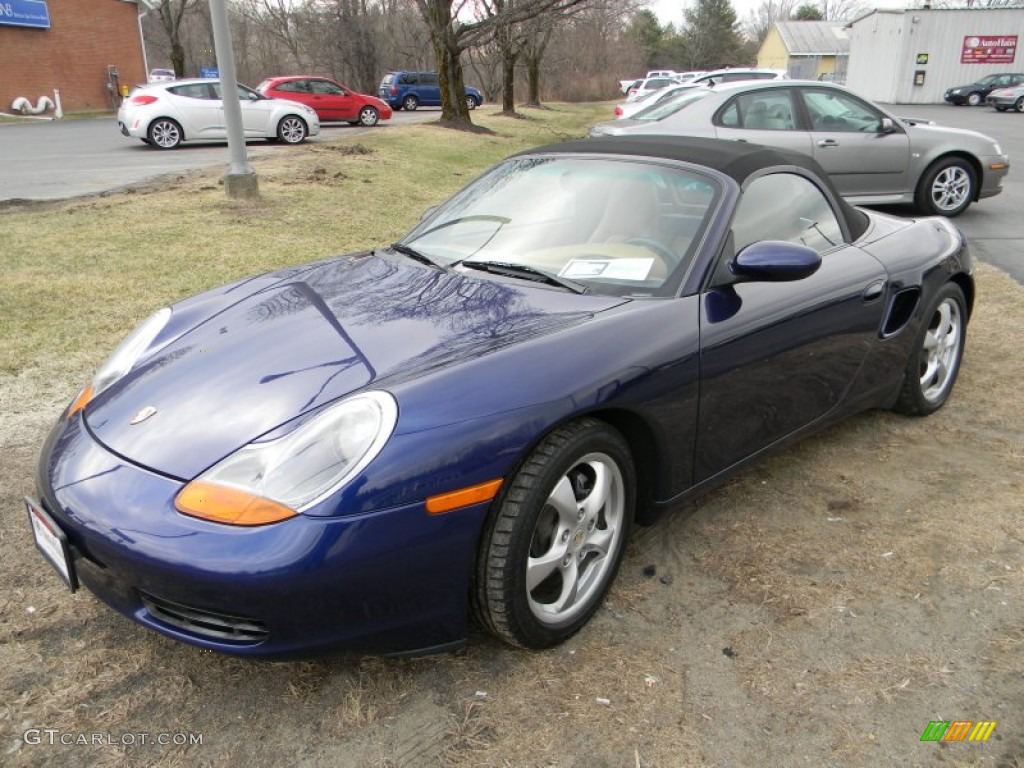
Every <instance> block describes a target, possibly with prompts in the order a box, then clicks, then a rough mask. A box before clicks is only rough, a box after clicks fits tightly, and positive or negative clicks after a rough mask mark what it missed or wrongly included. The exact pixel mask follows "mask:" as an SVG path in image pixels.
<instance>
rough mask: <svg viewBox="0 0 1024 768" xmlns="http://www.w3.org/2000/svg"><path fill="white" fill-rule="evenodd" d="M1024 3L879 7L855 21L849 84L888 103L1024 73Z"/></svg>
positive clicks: (926, 98)
mask: <svg viewBox="0 0 1024 768" xmlns="http://www.w3.org/2000/svg"><path fill="white" fill-rule="evenodd" d="M1021 42H1024V5H1021V6H1019V7H1016V8H933V9H930V8H908V9H907V10H904V11H899V10H875V11H872V12H871V13H869V14H867V15H866V16H862V17H861V18H859V19H857V20H856V21H854V22H853V23H852V24H851V29H850V60H849V65H848V69H847V73H846V85H847V86H849V87H850V88H852V89H853V90H854V91H856V92H857V93H859V94H861V95H862V96H866V97H867V98H869V99H871V100H872V101H879V102H882V103H886V104H937V103H942V100H943V99H942V96H943V94H944V93H945V92H946V89H947V88H950V87H951V86H955V85H966V84H968V83H972V82H975V81H976V80H978V79H979V78H981V77H984V76H985V75H991V74H996V73H999V72H1024V57H1022V56H1021V54H1020V52H1019V51H1018V44H1019V43H1021Z"/></svg>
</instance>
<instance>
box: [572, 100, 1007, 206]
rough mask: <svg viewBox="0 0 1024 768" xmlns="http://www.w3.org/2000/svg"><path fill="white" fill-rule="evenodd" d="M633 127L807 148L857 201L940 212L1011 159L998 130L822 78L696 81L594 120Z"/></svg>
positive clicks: (994, 183) (996, 180)
mask: <svg viewBox="0 0 1024 768" xmlns="http://www.w3.org/2000/svg"><path fill="white" fill-rule="evenodd" d="M625 134H654V135H677V136H678V135H682V136H707V137H713V138H720V139H731V140H735V141H748V142H752V143H758V144H766V145H768V146H773V147H781V148H783V149H790V150H794V151H797V152H803V153H804V154H807V155H811V156H812V157H814V159H815V160H817V161H818V162H819V163H820V164H821V165H822V167H823V168H824V169H825V170H826V171H827V172H828V174H829V175H830V176H831V177H832V180H833V181H834V182H835V184H836V186H837V187H838V188H839V191H840V193H842V195H843V196H844V197H846V198H847V199H848V200H849V201H850V202H852V203H856V204H859V205H881V204H893V203H897V204H898V203H910V204H914V205H916V206H917V207H918V208H919V209H921V210H922V211H924V212H925V213H928V214H931V215H940V216H956V215H958V214H960V213H963V211H964V210H966V209H967V207H968V206H969V205H970V204H971V203H972V202H975V201H977V200H980V199H982V198H985V197H992V196H993V195H998V194H999V193H1000V192H1002V182H1003V178H1004V177H1005V176H1006V173H1007V171H1008V170H1009V165H1010V162H1009V158H1008V157H1007V156H1006V155H1005V154H1004V153H1003V151H1002V149H1001V148H1000V146H999V144H998V143H997V142H996V140H995V139H993V138H991V137H990V136H986V135H984V134H982V133H977V132H975V131H965V130H959V129H955V128H943V127H941V126H938V125H934V124H931V123H928V122H926V121H914V120H906V119H900V118H898V117H895V116H894V115H892V114H890V113H888V112H886V111H885V110H883V109H881V108H880V107H878V106H876V105H874V104H872V103H871V102H869V101H867V100H866V99H862V98H861V97H859V96H857V95H856V94H855V93H853V92H852V91H850V90H848V89H846V88H843V87H842V86H838V85H832V84H829V83H821V82H818V81H794V80H778V81H770V82H763V81H762V82H740V83H723V84H721V85H718V86H716V87H715V88H714V89H703V88H699V89H693V90H691V91H687V92H684V93H682V94H680V95H679V96H677V97H675V98H673V99H670V100H668V101H666V102H662V103H660V104H656V105H654V106H652V107H649V108H647V109H645V110H642V111H641V112H638V113H637V114H635V115H633V117H632V118H630V119H628V120H616V121H615V122H610V123H601V124H599V125H595V126H594V127H593V128H591V130H590V135H591V136H613V135H615V136H617V135H625Z"/></svg>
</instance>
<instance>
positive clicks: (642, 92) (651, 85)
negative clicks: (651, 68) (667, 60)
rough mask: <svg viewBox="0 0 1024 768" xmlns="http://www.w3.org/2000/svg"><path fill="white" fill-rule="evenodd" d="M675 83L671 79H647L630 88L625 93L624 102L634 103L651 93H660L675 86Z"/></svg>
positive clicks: (673, 79)
mask: <svg viewBox="0 0 1024 768" xmlns="http://www.w3.org/2000/svg"><path fill="white" fill-rule="evenodd" d="M676 84H677V81H676V80H675V78H672V77H647V78H644V79H643V80H641V81H640V82H639V83H638V84H636V85H634V86H631V87H630V89H629V90H628V91H627V92H626V101H636V100H637V99H639V98H641V97H643V96H646V95H647V94H648V93H651V92H653V91H660V90H661V89H662V88H668V87H669V86H670V85H676Z"/></svg>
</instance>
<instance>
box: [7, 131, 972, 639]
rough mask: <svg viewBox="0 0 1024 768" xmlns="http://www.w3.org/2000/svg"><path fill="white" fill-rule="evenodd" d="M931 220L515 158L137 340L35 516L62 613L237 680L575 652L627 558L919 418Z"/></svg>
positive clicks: (732, 168)
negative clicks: (729, 485)
mask: <svg viewBox="0 0 1024 768" xmlns="http://www.w3.org/2000/svg"><path fill="white" fill-rule="evenodd" d="M971 273H972V266H971V260H970V257H969V255H968V251H967V247H966V244H965V241H964V238H963V237H962V236H961V234H960V232H959V231H958V230H957V229H956V228H955V227H954V226H953V225H952V224H951V223H950V222H949V221H947V220H945V219H938V218H935V219H920V220H916V221H915V220H903V219H896V218H891V217H889V216H884V215H880V214H875V213H866V212H863V211H860V210H858V209H854V208H852V207H850V206H849V205H848V204H846V203H844V202H843V200H842V199H841V198H840V197H839V196H838V195H837V194H836V192H835V189H834V188H833V187H832V185H831V184H830V183H829V181H828V180H827V179H826V178H825V177H824V176H823V174H822V172H821V170H820V168H818V166H817V165H815V163H814V161H813V160H810V159H809V158H806V157H803V156H800V155H796V154H789V153H785V152H782V151H777V150H772V149H766V148H764V147H758V146H756V145H752V144H743V143H732V142H718V141H714V140H689V139H667V138H659V137H622V138H609V139H593V140H586V141H579V142H569V143H564V144H559V145H555V146H549V147H544V148H541V149H537V150H533V151H530V152H525V153H522V154H519V155H516V156H513V157H511V158H509V159H508V160H506V161H504V162H503V163H501V164H499V165H498V166H496V167H495V168H493V169H491V170H490V171H488V172H487V173H485V174H484V175H483V176H481V177H480V178H479V179H477V180H476V181H474V182H473V183H472V184H470V185H469V186H468V187H467V188H466V189H464V190H463V191H462V192H460V193H458V194H456V195H455V196H454V197H453V198H451V200H449V201H448V202H447V203H445V204H444V205H442V206H440V207H439V208H437V209H436V210H434V211H432V212H431V213H430V214H429V215H428V216H426V217H424V218H423V220H422V221H421V222H420V223H419V224H418V225H417V226H416V228H415V229H414V230H413V231H412V232H411V233H410V234H409V235H407V236H406V237H405V238H404V239H402V240H401V241H399V242H398V243H395V244H394V245H393V246H391V247H389V248H386V249H382V250H376V251H369V252H365V253H358V254H355V255H349V256H344V257H340V258H335V259H330V260H327V261H321V262H317V263H314V264H309V265H305V266H300V267H294V268H291V269H285V270H281V271H279V272H274V273H271V274H266V275H262V276H259V277H254V278H252V279H248V280H243V281H241V282H238V283H235V284H233V285H228V286H225V287H223V288H219V289H216V290H212V291H209V292H207V293H204V294H201V295H199V296H196V297H194V298H191V299H188V300H186V301H183V302H181V303H179V304H176V305H174V306H172V307H170V308H165V309H162V310H160V311H159V312H157V313H156V314H155V315H153V316H152V317H151V318H149V319H148V320H146V321H145V322H143V323H142V324H141V325H140V326H139V327H138V328H137V329H136V330H135V331H134V332H133V333H132V334H131V335H130V336H129V337H128V338H127V339H125V341H124V342H123V343H122V344H121V346H120V347H118V349H117V350H116V351H115V352H114V353H113V354H112V356H111V357H110V358H109V360H108V361H107V362H106V363H105V364H104V365H103V366H102V367H101V368H100V370H99V371H98V372H97V373H96V376H95V378H94V379H93V380H92V382H91V383H90V384H89V385H88V386H87V387H85V389H84V390H83V391H82V392H81V393H80V394H79V395H78V396H77V397H76V398H75V400H74V401H73V402H72V403H71V404H70V405H69V406H68V408H67V410H66V411H65V412H64V413H63V414H62V415H61V417H60V419H59V421H58V422H57V424H56V426H55V427H54V428H53V430H52V432H51V433H50V435H49V437H48V439H47V441H46V444H45V446H44V448H43V451H42V456H41V459H40V462H39V469H38V478H37V496H36V497H35V498H29V499H26V507H27V509H28V513H29V518H30V521H31V524H32V528H33V532H34V535H35V538H36V542H37V544H38V546H39V548H40V550H41V551H42V553H43V554H44V555H45V556H46V558H47V559H48V560H49V561H50V562H51V563H52V564H53V565H54V566H55V567H56V569H57V571H58V572H59V573H60V575H61V577H62V578H63V579H64V580H65V581H66V582H67V584H68V585H69V586H70V587H71V588H72V589H75V588H77V587H78V585H79V584H83V585H86V586H88V587H89V589H90V590H91V591H93V592H94V593H95V594H96V595H97V596H99V597H100V598H101V599H102V600H103V601H104V602H106V603H108V604H109V605H110V606H112V607H113V608H115V609H116V610H118V611H120V612H121V613H123V614H125V615H126V616H128V617H130V618H132V619H134V620H135V621H137V622H139V623H141V624H143V625H145V626H147V627H150V628H152V629H154V630H156V631H158V632H160V633H162V634H164V635H167V636H170V637H173V638H176V639H178V640H181V641H184V642H188V643H193V644H195V645H199V646H202V647H205V648H210V649H215V650H219V651H225V652H230V653H237V654H253V655H256V654H260V655H277V654H288V653H293V652H299V651H311V650H313V651H315V650H318V649H323V648H328V647H347V648H353V649H360V650H372V651H378V652H388V653H391V652H424V651H432V650H440V649H446V648H452V647H456V646H457V645H459V644H460V643H463V642H464V641H465V638H466V635H467V629H468V622H469V618H470V616H474V617H475V618H476V620H477V621H478V622H479V623H480V624H481V625H482V626H483V627H485V628H486V629H488V630H490V631H491V632H493V633H494V634H496V635H497V636H498V637H500V638H502V639H504V640H506V641H508V642H510V643H513V644H515V645H519V646H524V647H529V648H541V647H546V646H551V645H553V644H555V643H558V642H560V641H562V640H564V639H565V638H567V637H568V636H570V635H572V634H573V633H574V632H576V631H577V630H578V629H580V627H581V626H583V624H584V623H585V622H586V621H587V620H588V619H589V618H590V616H591V615H592V614H593V613H594V611H595V610H597V608H598V607H599V605H600V603H601V601H602V598H603V597H604V595H605V593H606V592H607V591H608V589H609V587H610V585H611V584H612V582H613V580H614V578H615V575H616V571H617V570H618V568H619V565H620V563H621V561H622V558H623V553H624V551H625V546H626V541H627V538H628V536H629V532H630V528H631V526H632V525H633V524H634V523H640V524H646V523H649V522H650V521H652V520H653V519H654V518H655V517H656V516H657V514H658V513H659V512H660V511H661V510H663V509H666V508H667V507H669V506H671V505H673V504H676V503H678V502H680V501H683V500H686V499H689V498H692V497H693V496H694V495H695V494H697V493H699V492H701V491H703V490H707V489H708V488H711V487H713V486H714V485H715V484H716V483H718V482H720V481H721V480H722V479H723V478H725V477H726V476H727V475H728V474H729V473H731V472H733V471H734V470H736V469H737V468H739V467H742V466H744V465H745V464H746V463H747V462H749V461H750V460H752V459H755V458H757V457H758V456H760V455H762V454H764V453H765V452H766V451H769V450H771V449H773V448H776V447H778V446H779V445H780V444H782V443H784V442H785V441H787V440H790V439H792V438H796V437H799V436H802V435H805V434H808V433H809V432H812V431H814V430H817V429H820V428H821V427H822V426H824V425H826V424H829V423H832V422H834V421H835V420H836V419H839V418H841V417H844V416H848V415H850V414H852V413H855V412H857V411H861V410H864V409H868V408H892V409H895V410H898V411H901V412H904V413H907V414H913V415H924V414H928V413H931V412H932V411H935V410H936V409H938V408H939V407H941V406H942V405H943V404H944V403H945V402H946V400H947V398H948V397H949V395H950V391H951V390H952V388H953V385H954V382H955V380H956V376H957V371H958V368H959V364H960V359H961V355H962V353H963V349H964V343H965V331H966V326H967V322H968V318H969V316H970V313H971V308H972V303H973V300H974V283H973V280H972V276H971Z"/></svg>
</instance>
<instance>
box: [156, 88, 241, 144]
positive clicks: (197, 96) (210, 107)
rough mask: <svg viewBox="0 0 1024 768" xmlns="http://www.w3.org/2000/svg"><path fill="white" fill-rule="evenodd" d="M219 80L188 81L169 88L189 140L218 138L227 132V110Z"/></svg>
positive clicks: (168, 90) (168, 91)
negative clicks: (218, 89) (221, 95)
mask: <svg viewBox="0 0 1024 768" xmlns="http://www.w3.org/2000/svg"><path fill="white" fill-rule="evenodd" d="M216 85H217V84H216V83H186V84H184V85H176V86H173V87H171V88H168V89H167V93H168V94H169V95H170V97H171V103H172V104H173V105H174V108H175V110H177V112H178V117H179V118H180V119H181V122H182V128H184V129H185V136H186V137H187V138H189V139H219V138H223V137H224V136H226V135H227V131H226V130H225V127H224V109H223V106H222V104H221V101H220V93H219V91H217V90H216V89H215V88H214V86H216Z"/></svg>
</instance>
